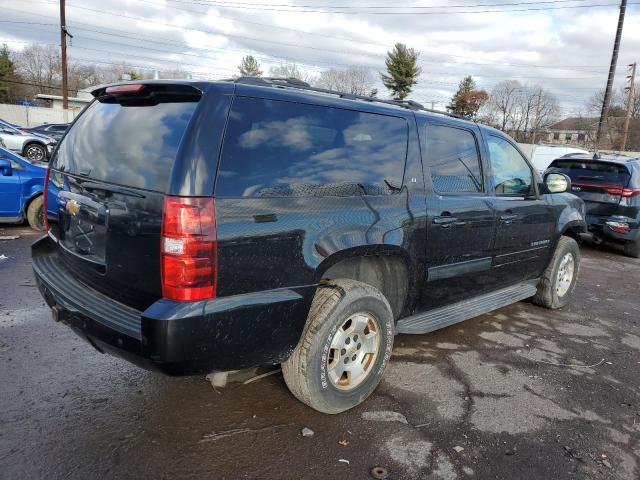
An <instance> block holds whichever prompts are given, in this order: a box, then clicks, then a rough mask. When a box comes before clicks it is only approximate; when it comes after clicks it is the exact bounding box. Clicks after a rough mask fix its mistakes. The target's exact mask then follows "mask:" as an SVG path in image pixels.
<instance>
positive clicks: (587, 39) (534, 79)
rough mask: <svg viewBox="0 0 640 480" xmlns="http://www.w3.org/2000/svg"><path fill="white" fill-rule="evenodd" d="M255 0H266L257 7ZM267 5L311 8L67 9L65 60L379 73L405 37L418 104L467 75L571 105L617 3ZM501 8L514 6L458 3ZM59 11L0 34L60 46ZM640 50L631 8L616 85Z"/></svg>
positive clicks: (603, 48)
mask: <svg viewBox="0 0 640 480" xmlns="http://www.w3.org/2000/svg"><path fill="white" fill-rule="evenodd" d="M531 1H533V0H531ZM257 3H262V4H264V6H262V7H257V8H255V7H254V6H253V5H256V4H257ZM269 3H270V4H272V5H274V4H278V5H282V4H288V5H291V6H292V8H297V9H299V10H306V9H305V8H302V7H300V6H301V5H308V4H309V2H308V0H288V1H287V0H279V1H278V2H274V1H272V0H270V1H260V2H258V0H255V1H254V2H244V3H242V4H238V5H236V7H237V8H222V6H221V5H222V4H221V3H220V2H207V1H200V2H185V1H174V0H166V1H164V0H113V1H111V2H107V3H105V2H103V1H98V0H86V1H83V2H82V3H76V4H75V6H73V5H69V6H68V8H67V19H68V22H67V23H68V25H69V29H70V31H71V32H72V33H73V34H74V35H75V36H74V39H73V42H72V46H71V47H70V49H69V52H70V56H71V57H72V58H73V57H75V58H78V59H82V61H90V60H92V59H93V60H95V61H104V62H110V61H113V62H116V63H119V62H121V61H123V60H124V61H127V62H128V63H130V64H133V65H139V66H145V67H147V68H160V69H165V70H174V69H175V68H176V66H177V65H180V66H181V68H182V70H185V71H189V72H193V73H194V74H195V76H196V77H197V76H200V77H203V78H223V77H229V76H230V75H231V74H232V73H234V72H236V71H237V65H238V64H239V63H240V59H241V58H242V56H243V55H246V54H251V55H254V56H255V57H256V58H257V59H258V60H259V62H260V63H261V64H262V67H263V70H264V71H268V68H269V66H273V65H277V64H279V63H280V62H282V61H290V62H296V63H298V64H299V65H300V66H301V67H302V68H303V69H305V70H307V71H308V72H309V73H311V74H317V73H319V72H320V71H321V70H323V69H326V68H330V67H334V68H344V67H346V66H354V65H355V66H365V67H367V68H370V69H372V71H374V72H378V71H381V70H383V69H384V58H385V54H386V52H387V51H388V50H390V49H391V48H392V45H393V44H394V43H395V42H403V43H406V44H408V45H410V46H412V47H414V48H416V49H417V50H419V51H421V52H422V55H421V65H422V67H423V74H422V76H421V78H420V83H419V85H418V86H417V87H416V89H415V90H414V93H413V95H412V98H414V99H415V100H418V101H422V102H425V103H430V102H435V106H436V107H439V108H442V107H444V106H445V105H446V103H447V102H448V99H449V98H450V97H451V95H452V93H453V92H454V91H455V90H456V87H457V83H458V82H459V81H460V79H461V78H462V77H463V76H465V75H468V74H470V75H473V76H474V77H475V78H476V80H477V81H478V83H479V85H480V86H481V87H483V88H485V89H487V90H490V89H491V87H492V86H493V85H495V84H496V83H498V82H499V81H501V80H504V79H517V80H520V81H521V82H523V83H537V84H541V85H542V86H544V87H545V88H547V89H549V90H551V91H552V92H553V93H555V94H556V95H557V96H558V98H559V100H560V102H561V104H562V105H563V107H564V109H565V111H567V112H568V111H571V110H575V109H577V108H579V107H580V106H582V105H583V104H584V103H585V101H586V100H587V99H588V98H589V97H590V96H591V95H592V94H593V93H594V92H595V91H597V90H600V89H602V88H603V87H604V85H605V83H606V76H607V70H608V65H609V61H610V56H611V47H612V43H613V36H614V34H615V28H616V21H617V12H618V9H617V7H616V6H615V5H612V6H608V7H597V8H571V9H556V10H538V11H520V12H504V11H498V12H490V13H456V14H450V15H421V14H417V13H416V14H412V15H368V14H364V13H362V12H360V13H357V14H336V13H311V12H300V11H281V10H291V9H290V8H283V7H273V6H271V7H269V6H268V4H269ZM311 3H312V4H315V3H314V2H311ZM461 3H462V4H465V3H466V4H469V5H473V4H477V2H476V1H472V0H462V1H458V2H456V4H458V5H459V4H461ZM505 3H512V2H505ZM385 4H387V5H393V3H392V2H385ZM226 5H229V6H230V4H228V3H227V4H226ZM348 5H349V6H350V7H359V8H360V9H363V8H364V7H367V6H371V5H372V3H371V2H370V0H356V1H352V2H349V3H348ZM373 5H381V4H373ZM409 5H413V6H417V5H421V6H426V5H432V6H436V7H437V6H439V8H433V9H431V10H427V9H424V10H418V9H415V10H414V11H415V12H417V11H422V12H432V13H433V12H443V11H453V10H452V9H451V8H450V7H446V6H443V4H442V2H435V1H434V2H424V1H421V2H417V1H416V2H410V3H409ZM545 6H548V5H547V4H537V5H534V6H533V7H530V8H543V7H545ZM260 8H262V9H260ZM399 8H400V7H397V8H396V10H395V11H398V9H399ZM519 8H522V7H519ZM265 9H266V10H265ZM318 9H320V8H317V9H316V10H318ZM506 9H516V7H503V8H499V7H493V8H471V7H465V8H460V9H454V10H457V11H458V12H468V11H470V10H476V11H477V10H506ZM366 11H369V12H371V11H375V10H372V9H366ZM98 12H102V13H98ZM57 15H58V12H57V5H47V4H42V5H40V4H39V6H38V9H37V11H36V10H35V9H33V8H28V6H27V3H26V2H25V4H24V5H22V4H19V3H17V2H16V3H15V4H14V5H11V6H10V7H8V8H4V7H3V20H5V21H24V22H45V23H50V24H51V25H49V26H46V25H25V24H9V23H0V41H6V42H8V43H9V44H10V46H12V48H20V47H21V46H23V45H24V44H25V43H24V42H40V43H50V44H57V42H58V30H57V27H56V24H57V22H58V18H57ZM140 19H143V20H140ZM89 30H94V31H89ZM101 32H102V33H101ZM304 32H306V33H304ZM125 35H126V36H125ZM21 42H22V43H21ZM90 49H94V50H90ZM639 51H640V7H638V6H635V5H630V6H629V7H628V11H627V18H626V23H625V29H624V37H623V42H622V46H621V51H620V58H619V62H618V72H617V77H616V88H619V86H620V85H622V83H623V81H624V71H625V70H624V68H625V66H626V65H627V64H628V63H631V62H632V61H636V60H638V58H637V57H636V55H637V52H639ZM377 86H378V88H379V91H380V93H381V94H385V93H386V90H385V89H384V87H382V85H381V84H380V83H379V84H378V85H377Z"/></svg>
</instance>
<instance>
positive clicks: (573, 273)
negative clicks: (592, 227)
mask: <svg viewBox="0 0 640 480" xmlns="http://www.w3.org/2000/svg"><path fill="white" fill-rule="evenodd" d="M579 270H580V248H579V247H578V243H577V242H576V241H575V240H574V239H573V238H571V237H564V236H563V237H560V240H559V241H558V245H557V246H556V251H555V252H554V253H553V258H552V259H551V262H549V266H548V267H547V268H546V270H545V271H544V273H543V275H542V278H541V279H540V283H539V284H538V293H536V295H535V296H534V297H533V302H534V303H535V304H536V305H540V306H542V307H547V308H554V309H555V308H562V307H564V306H565V305H566V304H567V303H568V302H569V299H570V298H571V294H572V293H573V289H574V288H575V286H576V281H577V279H578V272H579Z"/></svg>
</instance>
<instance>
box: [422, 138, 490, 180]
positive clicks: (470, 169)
mask: <svg viewBox="0 0 640 480" xmlns="http://www.w3.org/2000/svg"><path fill="white" fill-rule="evenodd" d="M426 157H427V162H428V164H429V170H430V171H431V181H432V182H433V188H434V189H435V190H436V192H439V193H465V192H466V193H469V192H481V191H482V170H481V168H480V156H479V155H478V147H477V145H476V139H475V137H474V135H473V133H471V132H470V131H468V130H463V129H461V128H455V127H447V126H444V125H429V126H428V127H427V141H426Z"/></svg>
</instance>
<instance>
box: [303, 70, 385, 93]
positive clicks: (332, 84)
mask: <svg viewBox="0 0 640 480" xmlns="http://www.w3.org/2000/svg"><path fill="white" fill-rule="evenodd" d="M373 81H374V80H373V75H372V74H371V71H370V70H369V69H368V68H364V67H353V68H347V69H345V70H338V69H335V68H331V69H329V70H324V71H323V72H321V73H320V75H319V76H318V78H317V79H316V80H315V81H314V83H315V85H317V86H318V87H321V88H327V89H329V90H338V91H340V92H344V93H351V94H353V95H365V96H368V95H371V93H372V91H373Z"/></svg>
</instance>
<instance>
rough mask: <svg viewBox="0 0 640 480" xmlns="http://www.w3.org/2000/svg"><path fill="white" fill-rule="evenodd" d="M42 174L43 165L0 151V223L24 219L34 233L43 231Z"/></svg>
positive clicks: (0, 149) (43, 177) (6, 151)
mask: <svg viewBox="0 0 640 480" xmlns="http://www.w3.org/2000/svg"><path fill="white" fill-rule="evenodd" d="M46 173H47V166H46V164H40V163H37V162H31V161H29V160H27V159H25V158H23V157H21V156H20V155H17V154H15V153H12V152H10V151H9V150H7V149H5V148H2V147H0V223H20V222H23V221H24V220H25V219H26V220H27V221H28V222H29V225H30V226H31V228H33V229H34V230H43V229H44V212H43V202H42V200H43V199H42V191H43V189H44V180H45V176H46ZM54 210H55V208H54Z"/></svg>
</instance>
